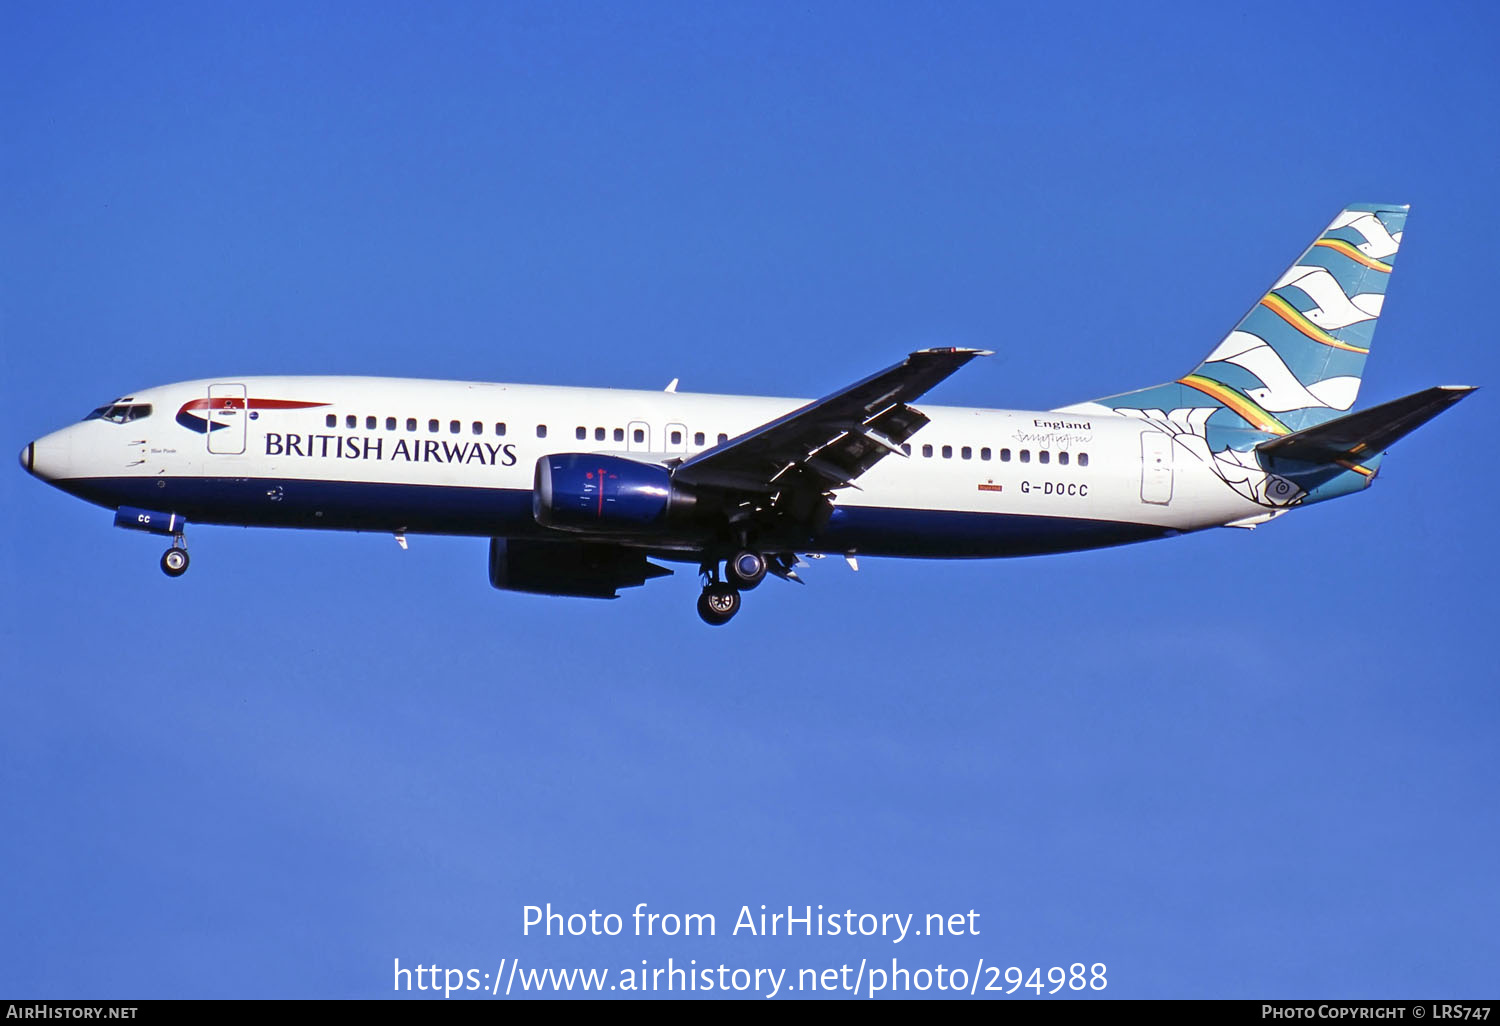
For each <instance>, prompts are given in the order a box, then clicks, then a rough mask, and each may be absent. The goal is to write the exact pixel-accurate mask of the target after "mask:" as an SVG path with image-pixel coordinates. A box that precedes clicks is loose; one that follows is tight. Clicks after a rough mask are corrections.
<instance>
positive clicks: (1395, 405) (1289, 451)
mask: <svg viewBox="0 0 1500 1026" xmlns="http://www.w3.org/2000/svg"><path fill="white" fill-rule="evenodd" d="M1472 391H1474V388H1473V387H1471V386H1469V385H1438V386H1436V387H1434V388H1427V389H1423V390H1422V391H1420V392H1416V393H1413V394H1412V395H1408V396H1405V397H1403V398H1401V399H1392V400H1391V401H1390V402H1388V403H1381V404H1380V405H1379V406H1372V407H1370V408H1369V409H1368V410H1360V411H1359V412H1358V413H1351V414H1348V415H1347V416H1344V417H1338V418H1336V419H1334V420H1330V421H1326V422H1324V423H1322V424H1318V425H1316V426H1314V427H1310V428H1307V429H1306V430H1303V431H1297V432H1294V433H1292V434H1289V435H1282V436H1281V437H1280V438H1273V439H1271V440H1270V441H1269V442H1262V443H1261V444H1260V445H1258V446H1256V449H1257V450H1259V451H1260V452H1263V453H1265V454H1266V455H1267V456H1272V457H1275V458H1276V459H1283V460H1300V461H1302V462H1305V463H1334V462H1337V461H1340V460H1346V461H1349V460H1352V461H1354V462H1361V461H1363V460H1367V459H1369V458H1370V457H1371V456H1374V455H1375V454H1376V453H1378V452H1381V451H1383V450H1384V449H1386V448H1387V447H1388V446H1390V445H1391V444H1393V443H1394V442H1396V441H1397V440H1398V439H1400V438H1403V437H1405V436H1406V435H1407V434H1409V433H1411V432H1412V431H1415V430H1416V429H1417V428H1419V427H1421V426H1422V425H1423V424H1425V423H1427V422H1428V421H1429V420H1431V419H1432V418H1433V417H1436V416H1437V415H1438V414H1439V413H1442V412H1443V411H1444V410H1446V409H1447V408H1448V407H1450V406H1452V405H1453V404H1454V403H1456V402H1458V401H1459V400H1460V399H1462V398H1464V397H1465V396H1466V395H1468V394H1469V393H1470V392H1472Z"/></svg>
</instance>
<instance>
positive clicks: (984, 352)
mask: <svg viewBox="0 0 1500 1026" xmlns="http://www.w3.org/2000/svg"><path fill="white" fill-rule="evenodd" d="M911 355H912V356H929V355H942V356H950V355H951V356H994V355H995V351H994V350H993V349H969V348H966V347H964V346H934V347H933V348H931V349H918V350H917V351H916V352H914V353H912V354H911Z"/></svg>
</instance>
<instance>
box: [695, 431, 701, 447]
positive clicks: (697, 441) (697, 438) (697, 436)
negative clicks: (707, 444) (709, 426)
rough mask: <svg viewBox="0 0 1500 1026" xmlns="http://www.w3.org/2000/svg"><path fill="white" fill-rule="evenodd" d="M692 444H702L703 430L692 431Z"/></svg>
mask: <svg viewBox="0 0 1500 1026" xmlns="http://www.w3.org/2000/svg"><path fill="white" fill-rule="evenodd" d="M693 444H694V445H702V444H703V432H702V431H698V432H695V433H694V435H693Z"/></svg>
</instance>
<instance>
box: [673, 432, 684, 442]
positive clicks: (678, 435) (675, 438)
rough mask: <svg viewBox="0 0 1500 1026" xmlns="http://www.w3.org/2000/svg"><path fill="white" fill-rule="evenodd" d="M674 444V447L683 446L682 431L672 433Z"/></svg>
mask: <svg viewBox="0 0 1500 1026" xmlns="http://www.w3.org/2000/svg"><path fill="white" fill-rule="evenodd" d="M672 444H673V445H681V444H682V432H681V431H673V432H672Z"/></svg>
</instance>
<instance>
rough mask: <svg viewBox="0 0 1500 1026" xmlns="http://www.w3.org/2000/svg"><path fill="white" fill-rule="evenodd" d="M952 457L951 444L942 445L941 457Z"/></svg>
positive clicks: (949, 458) (948, 458) (947, 458)
mask: <svg viewBox="0 0 1500 1026" xmlns="http://www.w3.org/2000/svg"><path fill="white" fill-rule="evenodd" d="M952 458H953V446H951V445H945V446H943V459H945V460H951V459H952Z"/></svg>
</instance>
